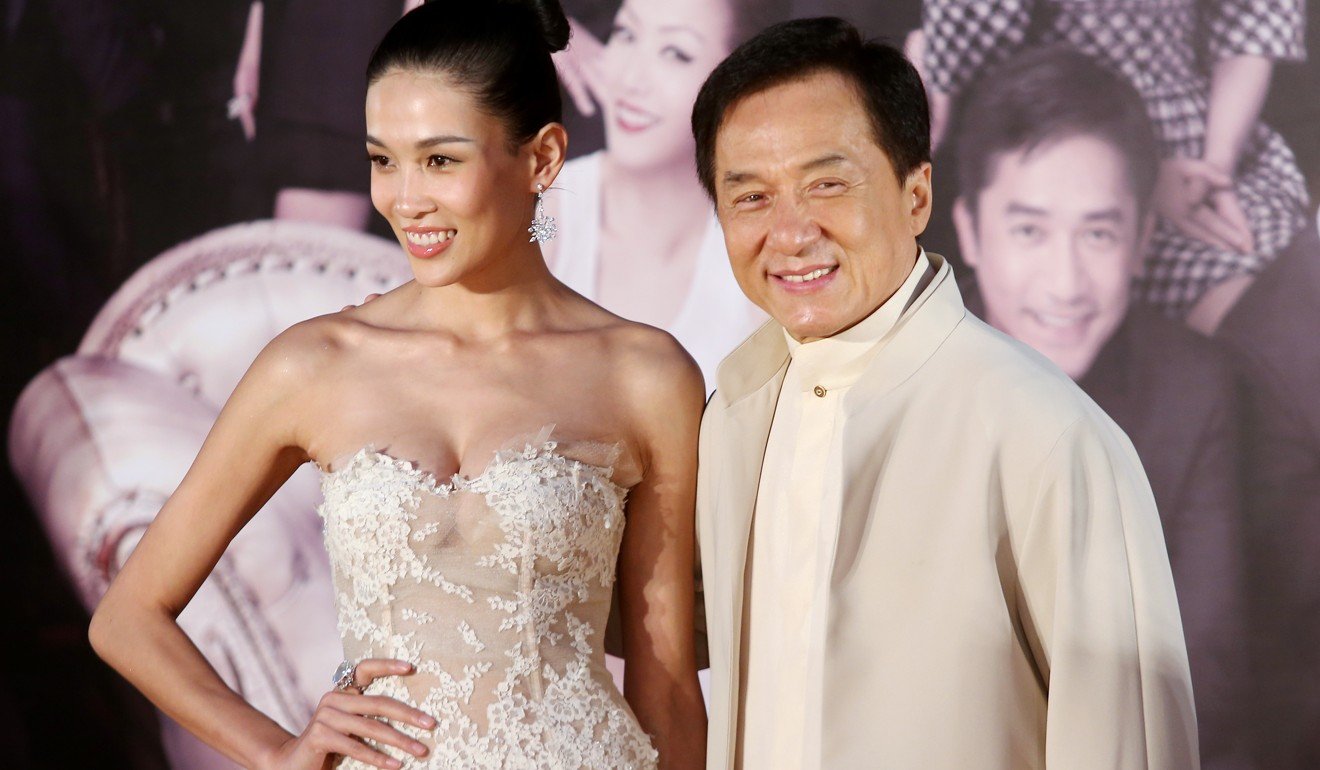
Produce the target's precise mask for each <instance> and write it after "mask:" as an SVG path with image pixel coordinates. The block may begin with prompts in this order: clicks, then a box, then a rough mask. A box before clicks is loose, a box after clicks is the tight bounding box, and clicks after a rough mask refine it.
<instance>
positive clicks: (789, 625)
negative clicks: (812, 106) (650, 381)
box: [740, 254, 930, 770]
mask: <svg viewBox="0 0 1320 770" xmlns="http://www.w3.org/2000/svg"><path fill="white" fill-rule="evenodd" d="M929 265H930V262H929V261H928V260H927V259H926V256H925V255H924V254H918V256H917V260H916V264H915V265H914V267H913V269H912V273H911V275H910V276H909V277H908V278H907V280H906V281H905V282H904V283H903V285H902V286H901V287H899V289H898V291H896V292H895V293H894V296H892V297H890V298H889V299H888V300H887V301H886V302H885V303H884V304H883V305H881V306H880V308H879V309H877V310H876V311H875V312H874V313H872V314H871V315H870V316H868V317H867V318H866V319H865V320H863V321H862V322H861V323H859V324H857V325H856V326H853V327H852V328H850V329H847V330H846V331H844V332H841V333H840V334H837V335H835V336H833V337H829V338H827V339H821V340H815V341H813V342H809V343H807V344H805V345H804V344H800V343H799V342H797V340H794V339H793V338H792V337H791V336H789V335H788V334H787V333H785V334H784V341H785V343H786V344H787V345H788V348H789V351H790V356H791V359H792V360H791V363H790V364H789V366H788V372H787V374H786V375H785V379H784V386H783V388H782V389H781V391H780V394H779V401H778V404H777V405H776V407H775V415H774V420H773V421H772V423H771V426H770V438H769V441H768V442H767V444H766V454H765V461H764V463H763V464H762V471H761V483H760V490H759V492H758V494H757V497H756V500H757V502H756V515H755V517H754V520H753V525H752V526H753V534H752V546H751V548H752V557H751V559H750V560H749V562H748V571H749V575H750V578H749V580H750V586H751V588H750V591H749V593H748V597H747V603H746V605H745V611H746V620H747V634H746V636H745V637H744V639H743V644H744V648H743V649H744V653H743V654H744V659H745V660H746V661H747V665H746V667H745V668H744V671H743V677H744V678H743V687H742V695H743V698H742V705H741V708H742V723H743V732H742V734H743V736H744V738H743V740H742V743H741V746H742V759H741V763H740V764H741V766H742V767H746V768H757V770H773V769H775V768H784V770H799V769H801V770H808V769H811V768H818V767H819V766H820V765H819V756H820V752H819V749H818V747H812V746H811V744H812V743H813V742H814V741H815V740H818V739H819V734H818V733H817V732H815V731H811V732H812V734H811V735H808V731H807V729H806V727H807V718H806V715H807V713H808V711H815V712H818V711H819V705H818V704H812V705H811V706H808V704H807V702H806V699H805V698H804V697H803V693H805V692H807V682H808V680H809V678H811V677H812V676H813V674H814V676H815V677H817V678H818V677H819V673H818V672H809V671H808V669H810V668H813V666H812V663H813V662H816V661H819V660H820V658H821V644H822V642H823V640H822V639H820V638H819V637H817V636H815V635H813V634H812V630H813V629H814V628H818V627H819V626H820V624H819V622H818V621H816V622H813V620H812V619H813V618H814V617H815V615H816V613H817V612H818V611H819V610H820V608H821V605H822V604H823V599H824V597H825V595H826V587H827V581H828V579H829V575H828V574H827V573H826V572H824V571H823V570H821V569H820V565H821V564H822V563H823V562H824V561H825V559H826V558H827V557H828V554H822V553H821V552H820V551H821V544H822V543H824V542H827V541H828V540H829V539H830V538H831V537H832V536H833V534H834V532H835V530H836V529H837V527H838V521H839V509H838V506H839V499H840V496H839V493H840V491H841V485H840V481H841V479H840V477H839V476H838V475H837V474H831V473H829V469H830V468H837V467H838V465H839V464H838V450H839V444H838V440H837V439H838V436H839V435H840V434H839V432H838V431H836V430H835V426H836V425H838V424H839V423H841V422H842V419H841V417H842V409H843V396H844V394H845V393H847V392H848V388H849V387H851V386H852V384H853V383H854V382H856V381H857V378H858V377H860V376H861V374H862V371H863V369H864V368H865V366H866V363H867V361H868V360H869V357H870V355H871V354H873V353H874V352H875V350H876V347H877V344H878V343H879V342H880V340H881V339H882V338H883V337H884V336H885V335H886V334H887V333H888V332H889V330H890V329H892V328H893V326H894V324H895V323H897V322H898V318H899V314H900V313H901V312H902V310H903V308H904V307H905V306H906V304H907V302H908V299H909V298H910V297H912V295H913V293H914V292H915V290H916V288H917V285H918V284H919V283H920V281H921V279H922V277H923V276H924V275H925V274H926V272H927V270H928V269H929Z"/></svg>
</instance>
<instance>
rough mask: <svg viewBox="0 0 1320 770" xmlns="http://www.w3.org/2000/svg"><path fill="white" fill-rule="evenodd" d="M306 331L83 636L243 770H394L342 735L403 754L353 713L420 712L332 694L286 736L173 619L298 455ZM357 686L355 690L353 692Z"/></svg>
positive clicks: (310, 372)
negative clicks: (335, 763)
mask: <svg viewBox="0 0 1320 770" xmlns="http://www.w3.org/2000/svg"><path fill="white" fill-rule="evenodd" d="M318 323H320V324H324V322H317V321H312V322H308V323H304V324H300V325H299V326H297V327H294V329H291V330H289V331H288V332H285V333H284V334H282V335H281V336H280V337H279V338H277V339H276V340H275V341H274V342H272V343H271V344H270V345H269V346H268V347H267V348H266V349H265V350H264V351H263V352H262V353H261V355H260V356H259V357H258V358H257V360H256V362H255V363H253V365H252V367H251V369H249V370H248V373H247V374H246V375H245V376H244V377H243V380H242V381H241V382H240V383H239V384H238V387H237V388H236V389H235V390H234V393H233V395H232V396H231V397H230V399H229V402H228V403H227V404H226V405H225V407H224V409H223V410H222V411H221V413H220V416H219V418H218V419H217V420H216V423H215V426H214V427H213V428H212V429H211V432H210V434H209V435H208V436H207V438H206V441H205V442H204V443H203V445H202V449H201V451H200V452H199V453H198V455H197V459H196V460H195V461H194V462H193V465H192V467H191V468H190V469H189V471H188V473H187V475H186V476H185V477H184V479H183V481H182V482H181V483H180V484H179V487H178V489H176V490H175V492H174V494H172V495H171V496H170V498H169V500H167V501H166V503H165V505H164V506H163V507H162V508H161V510H160V513H159V514H158V515H157V516H156V519H155V520H154V522H153V523H152V525H151V526H150V527H149V528H148V529H147V532H146V534H145V535H144V536H143V538H142V541H141V542H140V543H139V544H138V546H137V548H136V549H135V550H134V552H133V555H132V556H131V557H130V558H129V560H128V562H127V563H126V564H125V565H124V568H123V570H122V571H121V572H120V574H119V575H118V576H117V577H116V578H115V580H114V582H113V583H112V584H111V586H110V588H109V590H108V591H107V592H106V595H105V597H104V598H103V599H102V601H101V604H100V606H99V607H97V610H96V613H95V614H94V616H93V617H92V623H91V628H90V631H89V636H90V638H91V642H92V646H93V647H94V648H95V649H96V652H97V653H98V654H99V655H100V656H101V657H102V658H104V659H105V660H106V661H107V662H108V663H110V664H111V665H112V666H113V667H114V668H116V669H117V670H118V671H119V672H120V673H121V674H123V675H124V677H125V678H126V679H128V680H129V681H130V682H132V683H133V684H134V685H135V686H136V687H137V688H138V689H140V690H141V691H142V692H143V693H144V694H145V695H146V696H147V697H148V698H150V699H151V700H152V701H153V702H154V703H155V704H156V705H157V706H158V707H159V708H160V709H161V710H162V711H164V712H165V713H166V714H168V715H169V716H170V717H172V718H173V719H175V720H176V721H178V722H179V723H180V724H182V725H183V726H184V727H185V728H186V729H188V730H190V731H191V732H193V733H194V734H195V735H197V736H198V737H199V738H201V739H202V740H203V741H205V742H206V743H208V744H210V745H211V746H213V747H215V748H216V749H218V750H219V751H221V752H222V753H224V754H225V755H226V756H228V757H230V758H231V759H234V760H235V761H237V762H239V763H240V764H242V765H244V766H246V767H258V768H261V767H318V768H319V767H320V766H321V765H322V764H323V763H324V761H325V757H326V756H327V755H328V754H329V753H331V752H337V753H345V754H352V755H353V756H355V757H359V758H361V759H363V760H364V761H368V762H371V763H373V764H376V765H377V766H379V767H397V766H398V765H397V764H391V762H393V760H389V761H386V760H387V759H388V758H387V757H385V756H384V755H383V754H380V753H379V752H376V751H372V750H371V749H369V748H368V747H367V746H366V745H365V744H363V743H360V742H358V741H356V740H354V739H353V738H352V737H350V736H351V735H363V736H368V737H372V738H375V739H377V740H382V741H385V742H387V743H391V744H394V745H397V746H400V747H401V748H406V749H413V748H415V746H414V744H416V742H415V741H412V740H411V739H409V738H406V737H405V736H403V735H402V734H401V733H398V731H396V730H394V729H392V728H389V727H387V726H386V725H384V724H382V723H380V722H378V721H375V720H368V719H366V718H365V717H363V716H361V715H362V714H371V715H378V716H389V717H390V718H393V719H398V720H401V721H406V722H411V723H413V724H419V725H420V724H421V722H422V721H423V719H422V718H423V716H424V715H422V714H421V713H420V712H417V711H415V710H413V709H411V708H408V707H406V706H404V705H403V704H402V703H398V702H397V701H389V700H386V699H368V698H367V696H363V695H360V694H356V693H352V692H345V693H332V694H330V695H328V696H327V698H326V699H323V700H322V703H321V705H320V706H319V707H318V709H317V712H316V715H315V716H314V717H313V721H312V723H311V724H310V725H309V726H308V730H307V731H306V732H305V733H304V734H303V735H302V736H298V737H297V738H295V737H294V736H292V735H290V734H289V733H288V732H286V731H285V730H284V729H283V728H281V727H280V726H279V725H277V724H276V723H275V722H274V721H272V720H271V719H270V718H269V717H267V716H265V715H264V714H262V713H261V712H259V711H257V710H256V709H254V708H252V707H251V706H249V705H248V704H247V703H246V702H245V701H244V700H243V699H242V697H240V696H239V695H238V694H237V693H235V692H234V691H232V690H230V689H229V687H227V686H226V685H225V683H224V681H223V680H222V679H221V678H220V676H219V675H218V674H217V673H216V672H215V670H214V669H213V668H212V667H211V666H210V664H208V663H207V661H206V659H205V658H204V657H203V656H202V654H201V652H200V651H199V650H198V649H197V647H196V646H194V645H193V643H192V642H191V640H189V639H188V637H187V636H186V635H185V634H184V632H183V631H182V629H180V627H179V625H178V623H177V622H176V618H177V617H178V615H179V613H180V612H182V611H183V609H184V607H185V606H186V605H187V604H188V601H189V600H190V599H191V598H192V596H193V594H194V593H196V591H197V589H198V588H199V587H200V586H201V584H202V582H203V581H204V580H205V579H206V577H207V575H209V574H210V572H211V569H212V568H213V567H214V566H215V564H216V562H217V561H219V559H220V556H221V555H222V554H223V553H224V550H225V548H226V547H227V546H228V545H229V542H230V541H231V540H232V539H233V538H234V536H235V535H237V534H238V531H239V530H240V529H242V527H243V525H244V524H246V523H247V521H248V520H249V519H251V518H252V516H253V515H255V514H256V512H257V511H258V510H259V509H260V508H261V506H262V505H264V504H265V502H266V501H267V500H268V499H269V498H270V497H271V495H272V494H274V492H275V490H276V489H278V488H279V487H280V485H281V484H283V483H284V482H285V480H287V479H288V478H289V476H290V475H291V474H292V473H293V471H294V470H295V469H296V468H297V467H298V466H299V465H301V464H302V463H303V462H305V461H306V460H307V459H308V458H307V453H306V452H305V451H304V450H303V447H305V446H307V442H308V435H307V431H306V428H307V426H310V425H313V424H314V422H313V418H314V416H315V415H314V414H313V412H314V411H315V410H316V406H315V404H316V398H315V394H314V393H309V392H308V391H309V388H312V387H314V385H309V383H315V382H317V381H318V379H317V377H316V376H315V375H316V374H318V373H319V372H321V370H322V368H323V367H324V366H325V364H326V360H327V359H329V358H330V357H331V356H332V355H333V353H332V352H331V347H332V342H331V341H330V339H329V338H328V335H327V334H326V333H325V331H324V329H322V328H320V327H318V326H317V324H318ZM360 673H362V674H365V675H367V676H380V675H384V674H387V673H392V674H401V673H406V671H405V669H403V668H400V667H399V665H398V663H396V662H389V663H380V664H377V663H372V664H369V665H367V666H365V667H364V669H363V670H362V671H361V672H360ZM364 679H365V677H360V678H359V679H358V681H357V683H358V684H359V685H365V684H366V683H367V681H364ZM368 721H370V722H372V724H364V723H365V722H368ZM432 724H433V723H432ZM425 726H428V727H429V726H431V725H425ZM418 745H420V744H418Z"/></svg>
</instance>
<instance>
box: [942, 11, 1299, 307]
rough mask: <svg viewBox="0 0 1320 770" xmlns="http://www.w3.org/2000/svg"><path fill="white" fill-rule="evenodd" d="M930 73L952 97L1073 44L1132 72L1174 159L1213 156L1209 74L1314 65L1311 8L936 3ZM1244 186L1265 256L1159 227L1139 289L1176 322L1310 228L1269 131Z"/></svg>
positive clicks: (1248, 150)
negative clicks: (1266, 62)
mask: <svg viewBox="0 0 1320 770" xmlns="http://www.w3.org/2000/svg"><path fill="white" fill-rule="evenodd" d="M922 26H923V29H924V31H925V33H926V39H927V47H926V61H925V65H926V70H927V72H928V73H929V77H930V78H931V81H932V82H931V84H930V85H931V87H933V88H935V89H937V90H939V91H943V92H945V93H949V94H957V92H958V91H959V90H961V89H962V88H963V87H965V86H966V85H967V84H968V83H969V82H971V81H972V80H973V79H974V78H975V77H976V75H977V74H978V73H979V72H980V71H981V70H982V69H983V68H984V67H985V66H987V65H991V64H994V63H997V62H998V61H1001V60H1003V59H1005V58H1007V57H1008V56H1009V55H1011V54H1012V53H1013V52H1014V51H1015V50H1018V49H1020V48H1022V47H1024V46H1028V45H1036V44H1051V43H1058V42H1066V43H1068V44H1070V45H1072V46H1074V47H1076V48H1077V49H1078V50H1080V51H1083V52H1085V53H1087V54H1089V55H1091V56H1094V57H1096V58H1098V59H1100V60H1101V61H1103V62H1105V63H1107V64H1109V65H1110V66H1112V67H1114V68H1115V69H1117V70H1119V71H1120V72H1122V73H1123V74H1124V75H1125V76H1126V77H1127V78H1128V79H1129V80H1130V81H1131V82H1132V84H1133V85H1134V86H1136V88H1137V90H1138V91H1140V92H1141V95H1142V97H1143V98H1144V99H1145V102H1146V109H1147V112H1148V113H1149V114H1150V117H1151V120H1152V121H1153V123H1154V125H1155V129H1156V132H1157V134H1158V135H1159V136H1160V138H1161V139H1162V140H1163V145H1164V152H1165V154H1166V156H1179V157H1187V158H1200V157H1201V156H1202V155H1203V154H1204V151H1205V132H1206V115H1207V112H1208V105H1209V92H1210V78H1209V72H1210V66H1211V63H1212V62H1214V61H1217V60H1219V59H1223V58H1227V57H1230V56H1235V55H1255V56H1264V57H1268V58H1271V59H1276V60H1296V59H1303V58H1305V56H1306V49H1305V42H1304V32H1305V0H925V7H924V13H923V18H922ZM1235 187H1236V191H1237V194H1238V198H1239V200H1240V201H1241V202H1242V206H1243V208H1244V209H1245V210H1246V213H1247V216H1248V218H1249V219H1250V220H1251V229H1252V234H1253V235H1254V237H1255V243H1256V252H1255V253H1252V254H1243V253H1239V252H1236V251H1230V250H1225V249H1222V248H1219V247H1216V246H1212V245H1210V244H1207V243H1204V242H1202V241H1200V240H1197V239H1195V238H1192V237H1190V236H1187V235H1184V234H1183V233H1182V231H1180V230H1178V229H1177V228H1175V227H1174V226H1173V225H1172V224H1170V223H1169V222H1166V221H1161V222H1159V224H1158V226H1157V228H1156V232H1155V235H1154V238H1153V239H1152V243H1151V253H1150V255H1149V258H1148V260H1147V265H1146V274H1145V276H1144V277H1143V278H1142V279H1141V282H1140V284H1139V286H1138V287H1137V291H1138V294H1139V296H1141V297H1142V298H1143V299H1145V300H1146V301H1147V302H1149V303H1151V304H1153V305H1156V306H1157V307H1159V308H1161V309H1162V310H1163V311H1164V312H1166V313H1167V314H1169V315H1174V316H1181V315H1184V314H1185V313H1186V312H1187V311H1188V310H1190V309H1191V307H1192V305H1193V304H1195V302H1196V301H1197V300H1198V299H1199V298H1200V297H1201V295H1202V294H1203V293H1204V292H1205V291H1206V289H1208V288H1210V287H1211V286H1214V285H1215V284H1217V283H1219V282H1221V281H1223V280H1225V279H1226V278H1229V277H1232V276H1234V275H1239V274H1242V273H1249V274H1255V273H1258V272H1259V271H1260V270H1261V269H1263V268H1264V267H1265V265H1267V264H1269V263H1270V262H1271V261H1273V259H1274V258H1275V257H1276V256H1277V255H1278V253H1279V252H1280V251H1282V250H1283V248H1284V247H1285V246H1287V245H1288V243H1289V242H1290V241H1291V240H1292V237H1293V235H1295V234H1296V233H1297V231H1298V230H1300V229H1301V228H1302V227H1304V226H1305V224H1306V211H1307V209H1308V207H1309V205H1310V202H1309V200H1308V196H1307V192H1306V182H1305V179H1304V178H1303V177H1302V173H1301V171H1300V169H1298V167H1297V161H1296V159H1295V158H1294V157H1293V154H1292V151H1291V150H1290V149H1288V146H1287V144H1286V143H1285V142H1284V141H1283V138H1282V137H1280V136H1279V135H1278V134H1277V133H1275V132H1274V131H1273V130H1271V129H1270V128H1269V127H1267V126H1265V125H1264V124H1260V123H1258V124H1257V125H1256V127H1255V130H1254V132H1253V133H1252V135H1251V137H1250V138H1249V139H1248V141H1247V143H1246V145H1245V146H1244V148H1243V152H1242V157H1241V158H1240V160H1239V163H1238V167H1237V170H1236V179H1235Z"/></svg>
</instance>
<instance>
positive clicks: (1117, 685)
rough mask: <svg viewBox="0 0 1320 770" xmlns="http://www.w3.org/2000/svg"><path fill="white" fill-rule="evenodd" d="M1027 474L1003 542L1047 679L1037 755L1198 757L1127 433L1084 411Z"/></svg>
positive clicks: (1168, 765) (1154, 523) (1170, 609)
mask: <svg viewBox="0 0 1320 770" xmlns="http://www.w3.org/2000/svg"><path fill="white" fill-rule="evenodd" d="M1028 483H1029V484H1031V486H1032V487H1033V488H1034V490H1035V491H1034V493H1033V494H1032V497H1031V498H1029V499H1031V500H1032V503H1031V504H1030V510H1028V511H1022V512H1018V513H1019V514H1025V516H1024V517H1022V518H1018V516H1013V518H1015V519H1018V521H1019V523H1020V524H1021V526H1020V527H1019V528H1018V529H1019V531H1018V532H1016V533H1015V537H1014V540H1015V550H1016V551H1017V554H1018V565H1019V591H1020V593H1021V596H1020V597H1019V599H1020V604H1019V606H1020V607H1021V613H1022V616H1021V618H1020V621H1021V623H1022V629H1023V632H1024V634H1025V636H1026V639H1027V643H1028V645H1029V647H1030V649H1031V651H1032V654H1033V656H1034V658H1035V662H1036V665H1037V669H1038V671H1039V672H1040V675H1041V678H1042V681H1043V682H1044V683H1045V685H1046V687H1047V697H1048V706H1047V712H1046V741H1045V757H1046V766H1047V767H1049V768H1059V770H1064V769H1065V768H1066V769H1067V770H1085V769H1087V768H1097V770H1098V769H1099V768H1123V769H1124V770H1127V769H1129V768H1131V769H1132V770H1136V769H1137V768H1143V769H1144V768H1152V769H1158V770H1188V769H1189V768H1197V767H1199V758H1198V753H1197V734H1196V717H1195V714H1194V710H1193V703H1192V685H1191V676H1190V674H1189V672H1188V665H1187V651H1186V645H1185V643H1184V641H1183V631H1182V623H1181V621H1180V619H1179V615H1178V603H1177V598H1176V597H1175V595H1174V588H1173V577H1172V575H1171V573H1170V570H1169V560H1168V556H1167V554H1166V552H1165V548H1164V537H1163V534H1162V532H1161V528H1160V520H1159V515H1158V513H1157V512H1156V508H1155V500H1154V497H1153V495H1152V493H1151V490H1150V484H1149V482H1148V481H1147V480H1146V475H1145V473H1144V471H1143V470H1142V468H1141V463H1140V461H1139V460H1138V459H1137V456H1136V452H1135V451H1134V450H1133V448H1132V445H1131V442H1129V441H1128V440H1127V437H1126V436H1124V435H1123V433H1122V432H1121V431H1120V430H1119V429H1118V428H1117V426H1115V425H1114V424H1113V423H1112V421H1109V420H1108V418H1106V417H1104V416H1103V415H1087V416H1085V417H1082V418H1080V419H1079V420H1078V421H1076V422H1074V423H1073V424H1072V425H1071V426H1069V427H1068V428H1067V429H1066V430H1065V431H1064V432H1063V434H1062V435H1060V436H1059V438H1058V440H1057V441H1056V442H1055V444H1054V446H1053V448H1052V449H1051V450H1050V452H1049V454H1048V455H1047V456H1046V458H1045V459H1044V461H1043V462H1042V463H1041V465H1040V467H1039V468H1038V469H1037V470H1036V472H1035V473H1034V474H1032V476H1031V481H1029V482H1028Z"/></svg>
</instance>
